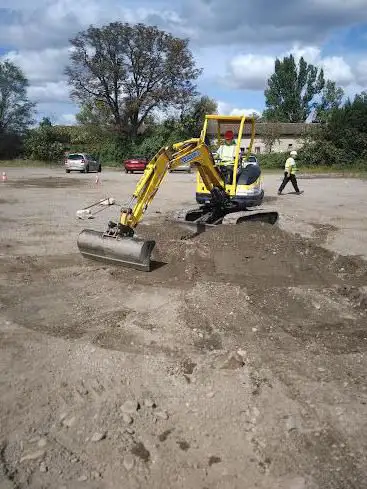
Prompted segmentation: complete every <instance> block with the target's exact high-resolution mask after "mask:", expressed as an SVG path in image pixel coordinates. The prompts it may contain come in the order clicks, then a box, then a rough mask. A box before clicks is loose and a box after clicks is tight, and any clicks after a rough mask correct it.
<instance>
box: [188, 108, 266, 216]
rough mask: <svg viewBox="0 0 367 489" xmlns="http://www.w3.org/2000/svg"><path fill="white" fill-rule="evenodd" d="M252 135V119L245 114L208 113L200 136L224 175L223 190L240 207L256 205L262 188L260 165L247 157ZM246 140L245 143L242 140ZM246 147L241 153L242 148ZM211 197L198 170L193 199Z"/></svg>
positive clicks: (261, 200) (202, 202)
mask: <svg viewBox="0 0 367 489" xmlns="http://www.w3.org/2000/svg"><path fill="white" fill-rule="evenodd" d="M254 138H255V120H254V118H253V117H246V116H223V115H207V116H206V117H205V121H204V126H203V130H202V132H201V136H200V139H201V140H202V141H205V142H206V144H207V145H208V147H209V148H210V150H211V152H212V155H213V160H214V163H215V167H216V168H217V170H218V172H219V173H220V174H221V176H222V177H223V180H224V182H225V191H226V193H227V195H228V196H229V198H230V200H232V201H233V202H236V204H237V205H238V208H239V210H242V209H246V208H248V207H254V206H259V205H261V204H262V202H263V198H264V190H263V180H262V175H261V169H260V167H259V166H258V165H251V164H250V163H247V160H248V158H249V156H250V154H251V152H252V147H253V143H254ZM244 139H245V140H246V143H244V141H243V140H244ZM243 147H246V148H247V151H246V153H244V152H243V151H242V149H241V148H243ZM210 199H211V193H210V188H208V187H207V186H206V185H205V183H204V181H203V179H202V178H201V176H200V173H199V172H197V174H196V202H197V203H198V204H205V203H208V202H209V201H210Z"/></svg>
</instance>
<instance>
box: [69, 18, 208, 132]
mask: <svg viewBox="0 0 367 489" xmlns="http://www.w3.org/2000/svg"><path fill="white" fill-rule="evenodd" d="M70 43H71V46H72V52H71V56H70V58H71V59H70V65H69V66H68V67H67V68H66V74H67V76H68V80H69V84H70V85H71V87H72V92H71V95H72V97H73V98H74V99H75V100H77V101H78V102H81V103H87V102H88V103H91V102H94V103H95V102H97V101H99V102H100V103H103V104H104V105H105V107H107V108H108V109H109V111H110V113H111V115H112V117H113V121H114V125H115V127H116V128H117V129H118V131H119V132H120V133H121V134H127V135H129V136H131V138H132V139H135V138H136V136H137V134H138V132H139V129H140V128H141V126H142V124H143V123H144V121H145V120H146V118H147V117H148V116H149V115H150V114H151V113H152V111H154V110H155V109H160V110H162V111H164V110H165V109H168V108H172V107H179V106H182V104H184V103H186V102H187V101H188V100H190V98H191V97H192V96H193V95H194V94H195V88H196V87H195V85H194V84H193V80H195V79H196V78H197V77H198V76H199V75H200V73H201V70H200V69H197V68H196V67H195V62H194V59H193V56H192V53H191V52H190V50H189V48H188V40H186V39H179V38H176V37H174V36H172V35H171V34H168V33H166V32H164V31H161V30H159V29H158V28H156V27H153V26H146V25H144V24H136V25H131V24H128V23H121V22H113V23H110V24H108V25H105V26H103V27H101V28H98V27H94V26H90V27H89V28H88V29H87V30H86V31H83V32H80V33H79V34H78V35H77V36H76V37H74V38H73V39H71V40H70Z"/></svg>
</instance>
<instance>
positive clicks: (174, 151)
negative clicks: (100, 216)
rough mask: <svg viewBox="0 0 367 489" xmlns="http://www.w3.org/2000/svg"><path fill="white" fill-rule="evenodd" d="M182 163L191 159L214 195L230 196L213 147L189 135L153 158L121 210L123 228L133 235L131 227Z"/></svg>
mask: <svg viewBox="0 0 367 489" xmlns="http://www.w3.org/2000/svg"><path fill="white" fill-rule="evenodd" d="M182 163H189V164H190V165H191V166H193V167H195V168H197V170H198V172H199V173H200V176H201V178H202V180H203V182H204V183H205V185H206V187H207V188H208V189H209V190H210V191H211V193H212V195H213V199H217V200H218V199H219V200H221V199H222V200H226V199H227V194H226V193H225V190H224V188H225V182H224V181H223V178H222V176H221V175H220V173H219V172H218V170H217V169H216V167H215V163H214V160H213V157H212V154H211V152H210V150H209V148H208V147H207V145H206V144H205V143H203V142H201V141H200V139H196V138H193V139H189V140H187V141H183V142H180V143H176V144H174V145H172V146H171V147H165V148H162V149H161V150H160V151H159V152H158V153H157V154H156V155H155V156H154V158H153V159H152V160H151V161H150V162H149V164H148V165H147V167H146V169H145V172H144V175H143V177H142V178H141V179H140V181H139V182H138V184H137V187H136V189H135V192H134V193H133V195H132V198H131V200H130V202H129V204H128V207H127V208H126V209H122V210H121V214H120V230H123V232H125V233H127V234H129V235H131V234H132V233H131V230H132V229H134V228H135V227H136V226H137V225H138V223H139V222H140V221H141V219H142V218H143V215H144V213H145V211H146V210H147V208H148V206H149V204H150V203H151V201H152V200H153V199H154V197H155V195H156V193H157V191H158V189H159V186H160V185H161V183H162V181H163V179H164V177H165V175H166V173H167V172H168V170H170V169H171V170H173V169H174V168H175V167H176V166H178V165H180V164H182Z"/></svg>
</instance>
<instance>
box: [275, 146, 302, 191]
mask: <svg viewBox="0 0 367 489" xmlns="http://www.w3.org/2000/svg"><path fill="white" fill-rule="evenodd" d="M296 156H297V151H294V150H293V151H291V152H290V158H287V161H286V162H285V166H284V178H283V181H282V184H281V186H280V187H279V189H278V195H281V193H282V192H283V190H284V187H285V186H286V185H287V183H288V182H289V181H291V182H292V185H293V188H294V190H295V191H296V194H300V193H301V192H300V190H299V188H298V183H297V178H296V171H297V164H296V161H295V158H296Z"/></svg>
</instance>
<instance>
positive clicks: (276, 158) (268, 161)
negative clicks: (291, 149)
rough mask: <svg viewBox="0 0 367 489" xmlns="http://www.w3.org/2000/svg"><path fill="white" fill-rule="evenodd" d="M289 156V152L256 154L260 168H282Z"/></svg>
mask: <svg viewBox="0 0 367 489" xmlns="http://www.w3.org/2000/svg"><path fill="white" fill-rule="evenodd" d="M288 157H289V153H288V152H287V153H263V154H259V155H257V158H258V160H259V163H260V166H261V167H262V168H269V169H271V168H277V169H278V168H279V169H281V168H284V165H285V161H286V159H287V158H288Z"/></svg>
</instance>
